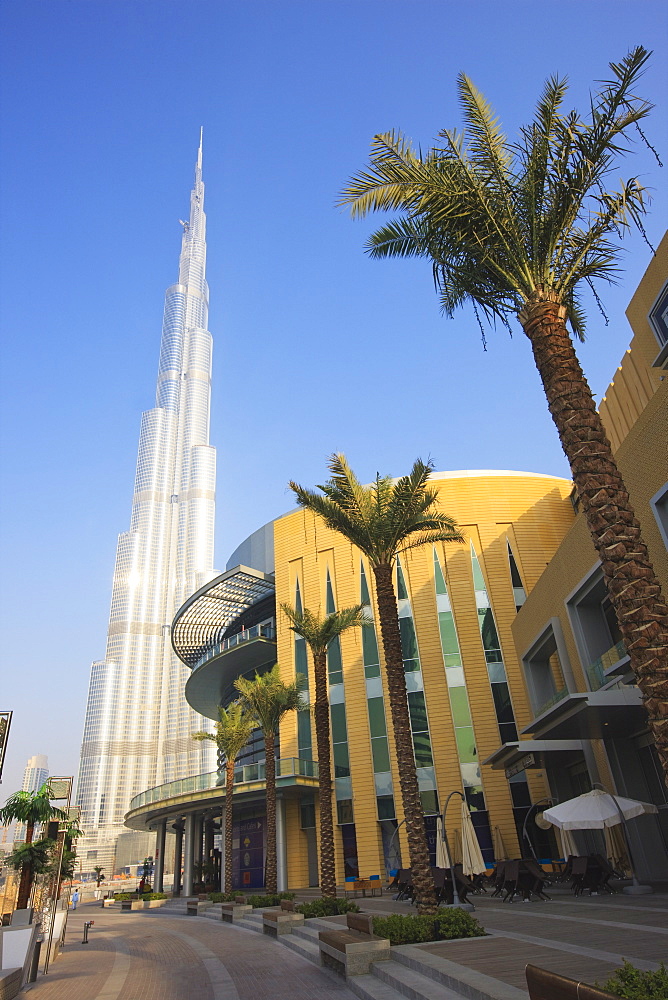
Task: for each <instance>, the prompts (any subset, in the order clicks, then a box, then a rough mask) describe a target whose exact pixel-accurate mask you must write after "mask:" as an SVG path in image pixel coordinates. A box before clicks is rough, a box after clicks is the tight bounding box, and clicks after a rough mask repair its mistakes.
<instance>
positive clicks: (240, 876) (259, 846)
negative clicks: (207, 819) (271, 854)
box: [232, 817, 264, 889]
mask: <svg viewBox="0 0 668 1000" xmlns="http://www.w3.org/2000/svg"><path fill="white" fill-rule="evenodd" d="M233 844H234V847H233V850H232V867H233V871H234V885H235V886H241V887H242V888H243V889H258V888H260V887H261V886H263V885H264V819H263V818H262V817H259V818H256V819H247V820H241V821H240V822H239V823H238V824H237V823H235V824H234V839H233Z"/></svg>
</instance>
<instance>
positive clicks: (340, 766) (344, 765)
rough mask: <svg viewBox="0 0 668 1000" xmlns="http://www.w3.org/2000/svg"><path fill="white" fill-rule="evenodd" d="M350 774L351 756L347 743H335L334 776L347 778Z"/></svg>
mask: <svg viewBox="0 0 668 1000" xmlns="http://www.w3.org/2000/svg"><path fill="white" fill-rule="evenodd" d="M349 774H350V758H349V756H348V744H347V743H335V744H334V777H335V778H347V777H348V776H349Z"/></svg>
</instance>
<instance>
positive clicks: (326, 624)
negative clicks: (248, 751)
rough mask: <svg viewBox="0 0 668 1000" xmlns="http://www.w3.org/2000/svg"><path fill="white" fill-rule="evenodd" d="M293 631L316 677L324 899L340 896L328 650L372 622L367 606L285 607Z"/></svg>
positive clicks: (321, 873) (321, 871) (316, 723)
mask: <svg viewBox="0 0 668 1000" xmlns="http://www.w3.org/2000/svg"><path fill="white" fill-rule="evenodd" d="M281 608H282V609H283V612H284V614H285V615H286V617H287V618H288V620H289V621H290V622H291V625H290V628H291V629H292V631H293V632H295V633H296V634H297V635H299V636H301V637H302V639H304V640H305V641H306V644H307V646H308V647H309V649H310V650H311V654H312V656H313V673H314V675H315V705H314V710H313V715H314V719H315V736H316V744H317V747H318V817H319V825H320V891H321V893H322V895H323V897H329V896H336V863H335V856H334V824H333V820H332V765H331V748H330V737H329V733H330V725H329V698H328V697H327V649H328V647H329V644H330V643H331V642H332V641H333V640H334V639H335V638H336V637H337V636H339V635H342V634H343V633H344V632H347V631H348V629H351V628H359V627H360V626H363V625H365V624H366V623H367V622H368V619H367V618H366V617H365V615H364V605H363V604H357V605H356V606H355V607H353V608H342V609H341V610H340V611H333V612H332V613H331V614H329V615H327V617H326V618H321V617H320V615H319V614H318V613H317V612H315V611H309V610H308V608H304V610H303V611H297V610H295V608H292V607H291V606H290V605H289V604H281Z"/></svg>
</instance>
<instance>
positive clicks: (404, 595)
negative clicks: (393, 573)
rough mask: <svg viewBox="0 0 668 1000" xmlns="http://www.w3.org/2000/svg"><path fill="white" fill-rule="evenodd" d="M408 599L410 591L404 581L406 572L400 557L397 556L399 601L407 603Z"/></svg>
mask: <svg viewBox="0 0 668 1000" xmlns="http://www.w3.org/2000/svg"><path fill="white" fill-rule="evenodd" d="M407 599H408V591H407V589H406V581H405V580H404V571H403V569H402V568H401V561H400V559H399V556H397V600H399V601H405V600H407Z"/></svg>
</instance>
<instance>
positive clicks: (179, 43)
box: [0, 0, 668, 799]
mask: <svg viewBox="0 0 668 1000" xmlns="http://www.w3.org/2000/svg"><path fill="white" fill-rule="evenodd" d="M2 18H3V22H4V25H3V34H4V38H5V43H4V53H3V69H2V74H3V106H2V134H3V150H2V167H1V169H2V177H1V180H2V206H1V209H2V222H3V228H4V232H5V241H4V245H3V249H2V259H1V265H2V327H3V372H4V375H5V378H4V384H3V393H2V399H1V401H0V405H1V407H2V411H1V419H2V436H3V455H2V484H1V487H2V488H1V490H0V497H1V503H2V510H1V511H0V517H1V521H0V523H1V524H2V529H3V539H2V542H3V549H2V558H3V565H4V574H3V577H4V579H3V591H2V597H1V601H0V608H1V611H2V616H3V622H2V657H3V668H2V686H1V692H2V693H1V698H0V700H1V701H2V704H0V708H1V709H5V708H12V709H14V711H15V713H16V714H15V717H14V726H13V734H12V739H11V742H10V746H9V750H8V759H7V765H6V772H5V779H4V782H3V788H2V793H3V794H2V795H0V799H1V798H2V797H3V796H4V795H6V794H8V793H9V792H10V791H12V790H13V789H14V788H16V787H17V785H18V783H19V782H20V780H21V775H22V770H23V767H24V764H25V760H26V758H27V757H28V756H29V755H31V754H33V753H47V754H48V755H49V760H50V765H51V769H52V772H54V773H55V772H58V773H61V774H69V773H73V771H75V770H76V766H77V759H78V749H79V743H80V739H81V730H82V725H83V714H84V708H85V700H86V693H87V684H88V674H89V667H90V661H91V660H92V659H95V658H99V657H101V656H103V655H104V644H105V633H106V625H107V617H108V604H109V596H110V587H111V576H112V571H113V561H114V554H115V546H116V536H117V534H118V532H120V531H123V530H125V529H126V528H127V527H128V523H129V515H130V500H131V493H132V482H133V476H134V465H135V459H136V446H137V435H138V429H139V418H140V414H141V411H142V410H144V409H148V408H150V407H151V406H152V405H153V401H154V390H155V375H156V370H157V358H158V347H159V338H160V325H161V315H162V298H163V294H164V290H165V288H166V287H167V286H168V285H169V284H171V283H172V282H173V281H174V280H175V278H176V273H177V272H176V269H177V262H178V252H179V246H180V226H179V224H178V219H179V217H181V218H182V217H183V216H184V212H186V211H187V205H188V193H189V189H190V186H191V183H192V170H193V164H194V159H195V153H196V146H197V139H198V135H199V128H200V125H203V126H204V179H205V183H206V188H207V190H206V210H207V215H208V244H209V266H208V278H209V284H210V286H211V309H210V329H211V331H212V333H213V335H214V340H215V369H214V388H213V414H212V427H211V442H212V444H214V445H216V447H217V448H218V513H217V559H216V565H217V567H218V568H220V569H222V568H223V567H224V564H225V562H226V560H227V557H228V555H229V553H230V552H231V551H232V550H233V549H234V548H235V546H236V545H237V543H238V542H239V541H241V540H242V539H243V538H244V537H245V536H246V535H247V534H249V533H250V532H251V531H253V530H254V529H255V528H256V527H258V526H259V525H261V524H263V523H264V522H265V521H267V520H270V519H271V518H272V517H274V516H276V515H277V514H279V513H282V512H283V511H284V510H286V509H289V508H290V507H291V506H292V500H291V497H290V496H288V493H287V491H286V482H287V480H288V479H289V478H295V479H297V480H299V481H302V482H304V483H306V484H313V483H315V482H318V481H321V479H322V476H323V473H324V468H325V458H326V456H327V455H328V454H329V453H331V452H332V451H334V450H343V451H345V452H346V453H347V455H348V457H349V458H350V460H351V462H352V464H353V467H354V468H355V469H356V470H357V471H358V473H359V475H360V476H361V477H362V478H363V479H368V478H370V477H372V476H373V475H374V474H375V472H376V471H377V470H378V471H381V472H389V473H392V474H397V475H398V474H401V473H402V472H404V471H406V469H407V468H408V466H409V465H410V463H411V462H412V460H413V459H414V458H415V457H416V456H417V455H422V456H423V457H426V456H428V455H429V456H431V457H433V459H434V461H435V463H436V467H437V468H438V469H439V470H445V469H466V468H470V469H475V468H506V469H522V470H528V471H535V472H545V473H553V474H562V475H567V467H566V463H565V460H564V458H563V456H562V454H561V451H560V447H559V443H558V440H557V437H556V432H555V431H554V429H553V426H552V424H551V421H550V418H549V415H548V413H547V409H546V406H545V402H544V398H543V397H542V394H541V389H540V386H539V383H538V376H537V374H536V372H535V369H534V367H533V363H532V360H531V357H530V352H529V347H528V343H527V342H526V341H525V338H524V337H523V336H522V334H521V331H520V330H519V328H518V329H517V331H516V332H515V335H514V336H513V338H512V339H510V338H509V336H508V334H507V332H505V331H503V330H501V331H498V332H495V333H491V334H490V335H489V336H488V350H487V352H486V353H484V352H483V351H482V348H481V343H480V335H479V332H478V331H477V328H476V325H475V321H474V319H473V317H472V315H471V314H469V313H468V312H462V313H461V314H460V315H458V316H457V318H456V319H455V320H452V321H449V320H446V319H444V318H443V317H442V316H441V315H440V314H439V309H438V302H437V300H436V296H435V295H434V293H433V289H432V284H431V276H430V271H429V267H428V265H427V264H424V263H419V262H405V261H392V262H374V261H370V260H369V259H368V258H367V257H366V256H365V255H364V252H363V244H364V241H365V238H366V236H367V235H368V233H369V232H370V231H371V229H372V227H373V226H374V223H376V222H379V221H380V220H379V219H378V220H376V219H373V218H372V219H371V220H367V221H362V222H352V221H351V220H350V218H349V217H348V216H347V214H346V213H345V212H342V211H341V210H339V209H337V208H335V200H336V195H337V192H338V191H339V190H340V188H341V186H342V185H343V184H344V182H345V181H346V179H347V178H348V177H349V176H350V175H351V174H352V173H353V172H355V171H356V170H357V169H359V168H360V167H361V166H362V165H363V164H364V163H365V162H366V157H367V153H368V149H369V141H370V139H371V137H372V136H373V134H374V133H376V132H382V131H385V130H388V129H391V128H398V129H401V130H403V131H404V133H405V134H406V135H408V136H409V137H411V138H412V139H413V140H414V141H415V142H416V143H420V144H422V145H423V146H428V145H429V144H430V143H431V142H432V140H433V139H434V137H435V136H436V135H437V133H438V131H439V130H440V129H442V128H445V127H448V128H449V127H454V126H458V125H459V124H460V117H459V111H458V107H457V101H456V89H455V82H456V76H457V73H458V72H460V71H465V72H466V73H468V75H470V76H471V77H472V78H473V80H474V81H475V83H476V84H477V85H478V87H479V88H480V89H481V90H482V91H483V92H484V93H485V94H486V95H487V96H488V97H489V98H490V99H491V100H492V102H493V104H494V105H495V107H496V108H497V110H498V112H499V114H500V116H501V118H502V121H503V122H504V124H505V126H506V128H507V129H508V131H509V132H510V133H511V134H512V133H513V132H514V130H515V129H516V127H517V126H518V125H519V124H521V123H522V122H524V121H526V120H527V119H528V118H529V117H530V115H531V112H532V108H533V104H534V101H535V99H536V97H537V95H538V93H539V91H540V88H541V86H542V83H543V81H544V79H545V78H546V77H547V76H548V75H549V74H551V73H555V72H556V73H559V74H565V75H568V76H569V79H570V81H571V98H572V100H573V103H574V104H577V105H579V106H582V104H583V101H585V100H586V97H587V93H588V88H589V86H590V84H591V83H592V81H594V80H596V79H600V78H601V77H604V76H605V75H606V72H607V63H608V61H609V60H618V59H620V58H621V57H622V56H623V55H624V54H625V53H626V51H627V50H628V49H629V48H630V47H632V46H633V45H636V44H638V43H641V44H644V45H646V46H647V47H649V48H653V49H654V50H655V55H654V57H653V59H652V63H651V66H650V68H649V69H648V71H647V74H646V76H645V77H644V80H643V83H642V85H641V88H640V89H641V92H642V93H643V95H645V96H646V97H648V98H649V99H650V100H652V101H654V102H655V103H656V104H657V105H658V107H657V111H656V112H655V113H654V115H653V117H652V119H651V121H650V122H649V123H648V125H647V131H648V134H649V136H650V138H651V139H652V141H653V142H654V144H655V145H656V146H657V147H658V148H659V150H660V152H661V153H662V156H663V159H664V160H665V159H666V158H667V157H668V143H667V142H666V131H665V122H666V79H665V68H664V67H665V65H666V17H665V12H664V4H663V3H660V2H654V0H642V2H638V0H633V2H631V0H629V2H627V0H577V2H571V0H560V2H550V0H548V2H543V3H541V4H539V5H537V4H535V3H528V2H527V3H525V2H517V0H516V2H511V3H506V4H500V3H498V2H492V0H472V2H470V3H469V4H467V5H461V4H454V3H448V2H444V0H438V2H437V0H354V2H347V0H304V2H302V0H283V2H271V3H266V2H259V0H246V2H218V0H215V2H214V0H195V2H191V3H190V4H181V3H177V2H175V0H163V2H155V0H143V2H128V0H83V2H82V0H70V2H66V0H50V2H49V3H45V2H43V0H38V2H34V0H5V3H4V5H3V11H2ZM638 149H639V151H638V153H637V155H634V156H633V157H632V158H630V159H629V160H627V162H626V166H625V167H624V173H625V175H630V174H633V173H638V174H640V175H641V178H642V180H643V182H644V183H645V184H647V185H648V186H649V187H650V188H652V189H654V195H655V202H654V206H653V210H652V213H651V215H650V217H649V219H648V224H647V230H648V234H649V236H650V239H651V241H652V242H653V243H654V244H656V243H657V242H658V240H659V238H660V236H661V235H662V232H663V228H664V220H665V218H666V201H665V193H664V191H663V190H662V188H665V182H664V178H663V176H662V172H661V171H660V170H659V169H658V167H657V165H656V163H655V161H654V159H653V158H652V157H651V156H650V155H649V154H648V153H647V151H646V150H644V149H643V148H642V147H638ZM649 256H650V251H649V250H648V248H647V247H646V246H645V245H644V244H643V242H642V240H640V238H639V237H636V236H634V237H633V238H631V239H629V240H628V244H627V256H626V259H625V274H624V277H623V279H622V282H621V284H620V286H619V287H617V288H615V289H610V290H605V294H604V296H603V297H604V302H605V305H606V308H607V310H608V313H609V315H610V317H611V321H610V325H609V326H608V327H607V328H606V327H605V325H604V323H603V320H602V318H601V317H600V315H599V314H598V313H597V312H596V311H595V310H594V311H590V338H589V340H588V342H587V343H586V344H585V345H584V346H583V347H582V349H581V350H580V349H579V353H580V357H581V360H582V363H583V366H584V368H585V371H586V374H587V376H588V378H589V379H590V381H591V385H592V388H593V390H594V392H595V393H596V394H597V395H598V397H599V398H600V396H601V395H602V394H603V393H604V391H605V387H606V385H607V384H608V382H609V381H610V379H611V377H612V376H613V375H614V371H615V368H616V366H617V364H618V363H619V361H620V359H621V357H622V355H623V353H624V350H625V348H626V346H627V343H628V340H629V328H628V325H627V322H626V320H625V318H624V309H625V308H626V305H627V303H628V300H629V299H630V297H631V294H632V291H633V289H634V288H635V286H636V285H637V283H638V281H639V279H640V277H641V275H642V273H643V271H644V269H645V267H646V266H647V263H648V262H649Z"/></svg>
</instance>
